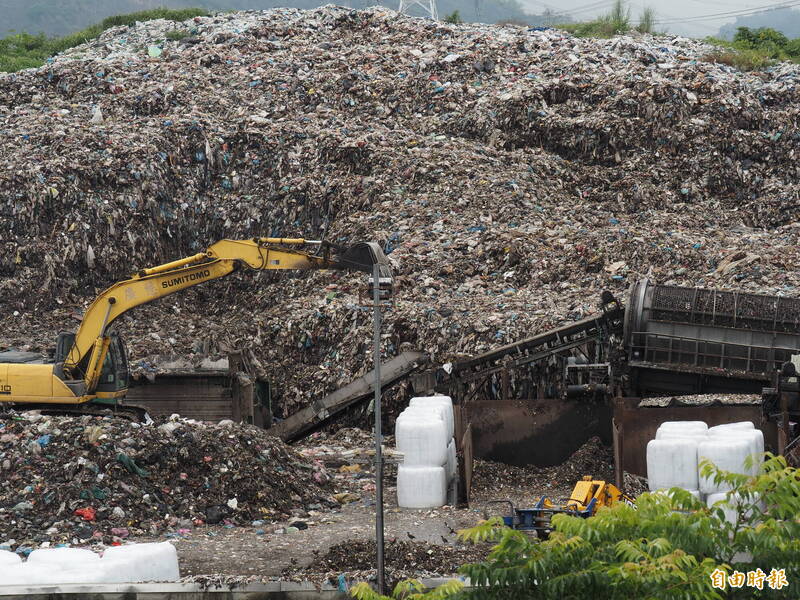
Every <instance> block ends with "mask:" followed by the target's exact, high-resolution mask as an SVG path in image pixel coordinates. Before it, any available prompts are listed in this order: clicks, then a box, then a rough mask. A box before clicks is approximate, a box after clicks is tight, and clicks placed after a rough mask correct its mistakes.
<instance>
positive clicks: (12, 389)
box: [0, 238, 391, 417]
mask: <svg viewBox="0 0 800 600" xmlns="http://www.w3.org/2000/svg"><path fill="white" fill-rule="evenodd" d="M309 244H310V245H314V246H316V252H314V253H311V252H306V251H303V250H300V249H297V248H293V247H296V246H304V245H309ZM376 265H377V266H378V273H379V277H380V278H381V281H383V280H384V279H385V278H388V277H391V270H390V268H389V263H388V260H387V259H386V256H385V255H384V253H383V251H382V250H381V247H380V246H379V245H378V244H376V243H374V242H369V243H360V244H356V245H354V246H352V247H350V248H341V247H337V246H334V245H332V244H329V243H325V242H316V241H312V240H305V239H301V238H254V239H249V240H221V241H219V242H217V243H215V244H213V245H212V246H210V247H209V248H208V249H207V250H206V251H205V252H200V253H198V254H194V255H193V256H189V257H186V258H182V259H180V260H175V261H172V262H168V263H166V264H163V265H159V266H156V267H151V268H149V269H142V270H141V271H139V272H138V273H136V274H135V275H132V276H131V277H130V278H128V279H125V280H123V281H119V282H117V283H115V284H114V285H112V286H111V287H109V288H108V289H107V290H105V291H104V292H102V293H101V294H100V295H99V296H97V298H95V299H94V301H93V302H92V304H91V305H90V306H89V308H88V309H87V310H86V313H85V314H84V315H83V319H82V320H81V324H80V327H79V328H78V331H77V332H75V333H60V334H59V336H58V339H57V341H56V349H55V354H54V357H53V362H52V363H45V362H44V360H43V359H42V358H41V355H39V354H36V353H32V352H16V351H6V352H0V403H12V404H14V405H24V406H25V408H26V409H32V408H42V409H45V410H50V411H52V410H54V409H55V408H58V411H56V412H80V413H86V412H92V411H91V410H87V409H88V408H89V407H87V406H85V405H86V403H92V404H93V405H101V406H96V408H98V409H100V408H108V407H114V408H115V409H116V410H117V411H119V412H121V413H125V412H126V410H127V413H128V414H126V415H124V416H129V417H130V416H131V413H133V414H134V416H142V415H141V414H138V415H137V414H136V413H141V412H142V410H141V409H140V408H139V407H135V406H133V405H124V403H123V402H122V399H123V398H124V397H125V395H126V393H127V391H128V381H129V378H130V377H129V372H128V360H127V352H126V348H125V343H124V341H123V340H122V338H121V337H120V336H118V335H117V334H116V333H115V332H114V331H112V330H111V329H110V327H111V324H112V323H113V322H114V321H115V320H116V319H117V318H119V316H120V315H122V314H124V313H126V312H127V311H129V310H131V309H132V308H135V307H136V306H140V305H142V304H146V303H148V302H153V301H154V300H158V299H159V298H163V297H165V296H169V295H170V294H174V293H176V292H179V291H181V290H185V289H186V288H190V287H193V286H195V285H200V284H203V283H206V282H207V281H213V280H215V279H219V278H221V277H225V276H226V275H230V274H231V273H232V272H233V271H234V270H236V269H237V268H239V267H245V268H250V269H255V270H279V269H284V270H307V269H337V270H349V271H364V272H367V273H370V274H373V273H374V272H375V268H376ZM79 406H80V408H78V407H79Z"/></svg>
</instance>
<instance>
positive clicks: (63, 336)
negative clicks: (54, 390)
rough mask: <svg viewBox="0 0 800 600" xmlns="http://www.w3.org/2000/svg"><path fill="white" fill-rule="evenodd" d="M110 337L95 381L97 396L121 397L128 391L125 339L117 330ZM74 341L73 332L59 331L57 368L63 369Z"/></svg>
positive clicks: (56, 355) (56, 353)
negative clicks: (98, 376)
mask: <svg viewBox="0 0 800 600" xmlns="http://www.w3.org/2000/svg"><path fill="white" fill-rule="evenodd" d="M108 337H109V339H110V343H109V347H108V352H106V357H105V360H104V361H103V369H102V371H101V372H100V378H99V380H98V382H97V390H96V393H97V397H98V398H122V397H124V396H125V394H126V393H127V391H128V383H129V377H130V375H129V373H128V353H127V349H126V346H125V340H124V339H123V338H122V336H120V335H119V334H118V333H117V332H115V331H112V332H110V333H109V334H108ZM74 343H75V334H74V333H71V332H61V333H59V334H58V339H57V340H56V352H55V357H54V359H55V362H56V365H57V368H61V369H62V370H63V364H64V361H65V360H66V358H67V356H68V355H69V352H70V349H71V348H72V346H73V344H74Z"/></svg>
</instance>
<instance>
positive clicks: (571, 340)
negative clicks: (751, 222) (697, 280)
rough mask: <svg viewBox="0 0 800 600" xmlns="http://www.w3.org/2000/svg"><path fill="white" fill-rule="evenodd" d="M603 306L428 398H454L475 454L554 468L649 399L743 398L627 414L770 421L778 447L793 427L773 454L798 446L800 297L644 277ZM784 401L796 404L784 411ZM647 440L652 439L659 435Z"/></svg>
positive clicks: (487, 361) (441, 378)
mask: <svg viewBox="0 0 800 600" xmlns="http://www.w3.org/2000/svg"><path fill="white" fill-rule="evenodd" d="M599 306H600V310H599V311H598V313H596V314H594V315H591V316H590V317H588V318H585V319H582V320H579V321H575V322H572V323H568V324H566V325H562V326H561V327H558V328H556V329H553V330H550V331H545V332H542V333H539V334H536V335H534V336H532V337H529V338H527V339H524V340H520V341H518V342H515V343H513V344H508V345H506V346H502V347H499V348H496V349H494V350H491V351H489V352H485V353H483V354H480V355H478V356H474V357H471V358H468V359H465V360H461V361H457V362H453V363H452V364H449V365H444V366H442V367H440V368H439V369H438V370H436V371H435V372H434V373H432V374H431V376H430V377H428V379H427V381H428V383H427V388H428V389H427V391H433V390H435V391H438V392H441V393H445V394H448V395H450V396H451V397H452V398H453V401H454V403H455V404H456V406H457V410H458V411H459V412H461V413H462V416H461V418H460V419H457V420H460V421H461V422H462V423H464V424H466V423H471V424H472V434H473V438H474V440H473V442H474V448H473V450H474V453H475V455H476V456H479V457H486V458H491V459H494V460H500V461H503V462H508V463H511V464H528V463H531V462H533V463H535V464H539V465H542V466H545V465H552V464H557V463H559V462H561V461H563V460H564V459H566V458H567V457H568V456H569V455H570V454H571V452H573V451H574V450H575V449H577V448H578V447H579V446H580V445H581V444H582V443H583V442H585V441H586V439H588V438H589V437H591V436H594V435H597V436H600V438H601V439H602V440H603V441H604V442H605V443H607V444H611V442H612V438H614V436H615V434H614V429H613V428H612V417H613V416H614V414H615V413H614V411H615V410H616V408H615V407H614V406H612V405H614V404H615V403H614V402H611V400H612V399H614V398H615V399H625V400H626V401H628V404H627V405H626V406H627V407H628V408H633V409H636V408H637V406H639V403H640V401H641V402H642V406H641V408H644V407H645V406H651V405H649V404H646V403H644V402H643V401H642V399H647V398H650V397H659V398H662V399H664V398H665V399H666V400H669V399H670V397H675V398H681V397H691V395H708V394H717V395H719V394H726V395H729V396H736V397H740V398H742V399H743V400H741V401H736V400H732V401H731V403H732V405H733V406H731V407H730V408H728V407H725V406H718V408H716V409H715V408H713V407H710V406H708V405H707V404H706V405H702V406H701V407H699V408H697V409H696V408H695V407H693V406H691V405H689V404H686V403H682V404H681V406H682V408H680V409H679V408H675V409H674V410H673V409H670V408H669V407H665V406H660V405H659V410H652V411H649V412H641V411H640V412H639V413H637V414H638V417H632V416H631V415H628V416H629V421H630V422H632V423H636V422H637V419H638V421H640V422H642V424H644V425H647V423H646V420H647V418H650V417H652V419H653V420H655V419H657V418H660V419H662V420H665V419H670V418H678V419H681V418H690V417H685V416H682V415H683V413H682V411H684V408H685V410H688V411H692V410H695V409H696V410H700V412H702V413H703V414H702V416H698V417H697V418H703V419H706V420H708V421H709V423H710V424H715V423H716V422H723V421H725V420H727V419H729V418H732V417H735V418H737V419H741V418H744V419H748V420H753V422H754V423H755V425H756V426H757V427H758V426H761V425H762V423H766V422H771V425H770V427H771V432H767V431H765V435H766V436H767V439H768V440H770V439H776V438H775V435H774V430H775V428H776V423H778V424H779V429H781V430H782V431H783V430H785V433H784V434H783V435H784V438H785V442H784V443H783V444H780V443H779V442H777V441H776V443H775V444H773V445H772V447H773V449H775V450H778V451H780V450H781V449H782V448H785V447H786V446H787V445H789V444H790V443H792V440H794V439H795V438H796V437H797V432H796V431H795V429H796V425H795V422H796V421H798V420H800V412H798V411H796V410H795V409H793V408H792V407H793V406H795V405H794V404H793V403H792V402H793V401H792V400H791V398H793V397H798V396H800V384H799V383H797V381H798V377H796V376H792V377H789V376H784V377H783V378H781V373H783V372H784V371H783V369H784V365H785V364H786V363H788V362H791V360H792V357H793V356H795V355H798V354H800V299H795V298H784V297H779V296H767V295H760V294H750V293H743V292H732V291H721V290H713V289H700V288H686V287H678V286H668V285H658V284H655V283H653V282H651V281H649V280H646V279H644V280H641V281H638V282H636V283H634V284H633V285H632V286H631V288H630V289H629V292H628V298H627V302H626V305H625V307H623V305H622V303H621V302H619V301H618V300H617V299H616V298H614V297H613V295H611V294H610V293H609V292H604V293H603V294H602V296H601V298H600V302H599ZM798 366H799V367H800V362H799V363H798ZM781 386H782V387H781ZM795 388H797V390H795ZM781 390H783V391H781ZM415 391H417V392H422V391H425V390H423V389H422V388H420V389H416V388H415ZM782 395H783V396H786V398H789V401H788V403H787V407H786V410H785V411H782V409H781V406H780V401H781V398H782ZM793 395H794V396H793ZM712 402H713V400H712ZM684 404H686V405H685V406H684ZM717 404H718V405H719V403H717ZM661 409H663V410H661ZM684 412H685V411H684ZM673 413H674V414H673ZM729 413H730V414H729ZM640 433H641V437H642V439H644V438H645V436H646V435H649V430H647V429H646V427H644V428H642V429H641V432H640ZM631 439H632V438H631ZM648 439H649V438H648ZM629 441H630V440H629ZM637 443H638V441H637ZM645 443H646V441H645ZM799 445H800V443H795V445H794V446H793V447H797V446H799ZM636 452H639V450H638V449H637V450H636ZM634 472H635V471H634Z"/></svg>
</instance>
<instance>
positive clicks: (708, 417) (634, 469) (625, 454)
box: [614, 398, 777, 477]
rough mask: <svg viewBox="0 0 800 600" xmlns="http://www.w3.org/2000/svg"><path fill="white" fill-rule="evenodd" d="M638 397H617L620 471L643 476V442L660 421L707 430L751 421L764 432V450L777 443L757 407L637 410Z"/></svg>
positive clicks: (644, 461)
mask: <svg viewBox="0 0 800 600" xmlns="http://www.w3.org/2000/svg"><path fill="white" fill-rule="evenodd" d="M639 402H640V398H617V399H616V400H615V402H614V420H615V421H616V422H617V423H618V424H619V426H620V429H621V432H620V433H621V437H622V461H621V462H622V468H623V469H624V470H625V471H628V472H629V473H635V474H637V475H641V476H643V477H646V476H647V442H649V441H650V440H652V439H654V438H655V437H656V430H657V429H658V426H659V425H661V423H663V422H664V421H705V422H706V423H708V425H709V427H711V426H714V425H720V424H722V423H731V422H734V421H751V422H752V423H753V425H755V426H756V427H757V428H759V429H761V430H762V431H763V432H764V443H765V446H766V448H767V449H772V450H774V449H775V448H776V444H777V431H776V428H775V423H774V422H770V421H766V420H764V418H763V411H762V407H761V405H760V404H737V405H722V404H716V405H707V406H666V407H641V408H640V407H639V406H638V404H639Z"/></svg>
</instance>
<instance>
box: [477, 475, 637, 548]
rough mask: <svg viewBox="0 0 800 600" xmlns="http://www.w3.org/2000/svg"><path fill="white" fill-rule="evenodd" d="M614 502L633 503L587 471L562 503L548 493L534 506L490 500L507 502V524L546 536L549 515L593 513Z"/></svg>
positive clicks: (549, 526)
mask: <svg viewBox="0 0 800 600" xmlns="http://www.w3.org/2000/svg"><path fill="white" fill-rule="evenodd" d="M617 502H625V503H628V504H630V505H633V504H634V502H633V499H632V498H631V497H629V496H626V495H625V494H623V493H622V492H621V491H620V489H619V488H618V487H617V486H615V485H612V484H610V483H608V482H606V481H600V480H595V479H592V477H591V476H589V475H587V476H585V477H584V478H583V479H581V480H580V481H578V482H577V483H576V484H575V487H574V488H573V490H572V494H570V497H569V500H567V501H566V502H564V503H563V504H561V505H558V504H554V503H553V502H552V501H551V500H550V499H549V498H548V497H547V496H542V497H541V498H540V499H539V501H538V502H537V503H536V505H535V506H534V507H533V508H515V507H514V504H513V502H511V500H492V501H491V503H503V504H508V506H509V508H510V513H509V515H508V516H504V517H503V522H504V523H505V524H506V525H507V526H508V527H513V528H514V529H519V530H520V531H529V532H532V533H536V534H537V535H538V536H539V537H540V538H542V539H546V538H547V536H548V535H550V532H551V531H552V530H553V529H552V526H551V524H550V518H551V517H552V516H553V515H554V514H557V513H564V514H568V515H572V516H575V517H583V518H588V517H591V516H593V515H594V514H595V513H596V512H597V509H598V508H600V507H601V506H613V505H614V504H616V503H617Z"/></svg>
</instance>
